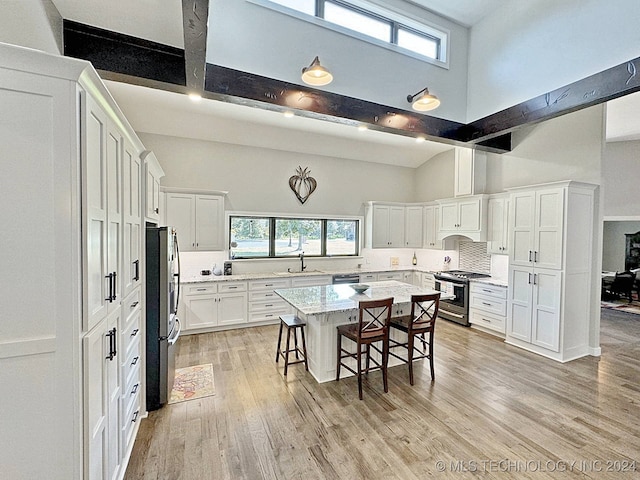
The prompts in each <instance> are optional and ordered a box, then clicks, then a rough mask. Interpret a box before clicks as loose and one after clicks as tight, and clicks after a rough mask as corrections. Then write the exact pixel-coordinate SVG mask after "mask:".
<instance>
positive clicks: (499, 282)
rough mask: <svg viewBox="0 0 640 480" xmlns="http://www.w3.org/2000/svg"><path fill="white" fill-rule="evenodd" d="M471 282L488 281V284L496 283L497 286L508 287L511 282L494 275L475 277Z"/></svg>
mask: <svg viewBox="0 0 640 480" xmlns="http://www.w3.org/2000/svg"><path fill="white" fill-rule="evenodd" d="M470 281H471V282H477V283H486V284H488V285H495V286H497V287H508V286H509V283H508V282H507V281H506V280H501V279H499V278H493V277H488V278H474V279H472V280H470Z"/></svg>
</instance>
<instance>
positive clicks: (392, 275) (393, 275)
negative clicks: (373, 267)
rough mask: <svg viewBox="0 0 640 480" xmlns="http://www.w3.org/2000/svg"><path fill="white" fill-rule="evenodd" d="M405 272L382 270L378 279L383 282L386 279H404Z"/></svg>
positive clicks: (401, 280)
mask: <svg viewBox="0 0 640 480" xmlns="http://www.w3.org/2000/svg"><path fill="white" fill-rule="evenodd" d="M403 273H404V272H381V273H378V281H379V282H382V281H384V280H397V281H398V282H403V281H404V275H403Z"/></svg>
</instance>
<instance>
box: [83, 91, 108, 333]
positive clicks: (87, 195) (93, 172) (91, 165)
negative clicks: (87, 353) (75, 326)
mask: <svg viewBox="0 0 640 480" xmlns="http://www.w3.org/2000/svg"><path fill="white" fill-rule="evenodd" d="M84 100H85V101H84V102H82V105H83V112H82V114H83V115H82V140H83V143H84V167H85V168H84V181H85V184H86V185H87V188H86V189H85V190H84V192H83V205H84V206H85V211H86V225H85V231H86V272H85V277H86V280H85V289H86V299H87V312H86V313H87V315H86V319H87V324H86V325H84V329H85V330H86V331H89V330H91V329H93V328H94V327H95V326H96V325H97V324H98V323H99V322H100V321H101V320H102V319H103V318H105V316H106V315H107V301H108V300H107V297H108V296H109V278H108V273H107V157H106V151H105V143H106V138H107V117H106V115H105V113H104V112H103V111H102V110H101V109H100V107H99V106H98V105H97V104H96V103H95V102H94V100H93V99H92V98H91V97H90V96H89V95H85V96H84Z"/></svg>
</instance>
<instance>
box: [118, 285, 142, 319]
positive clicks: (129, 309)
mask: <svg viewBox="0 0 640 480" xmlns="http://www.w3.org/2000/svg"><path fill="white" fill-rule="evenodd" d="M141 292H142V289H141V288H140V287H138V288H136V289H135V290H134V291H133V292H131V294H130V295H129V296H128V297H127V298H125V299H124V301H123V302H122V317H123V318H124V319H125V322H124V325H129V322H130V321H131V320H132V319H133V318H134V316H135V314H136V313H138V312H140V310H141V309H142V306H141V305H140V295H141ZM125 328H126V327H125Z"/></svg>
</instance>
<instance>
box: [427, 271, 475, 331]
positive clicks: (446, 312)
mask: <svg viewBox="0 0 640 480" xmlns="http://www.w3.org/2000/svg"><path fill="white" fill-rule="evenodd" d="M435 287H436V290H438V291H440V292H442V293H446V294H447V296H452V297H451V298H441V299H440V308H439V311H438V316H440V317H442V318H446V319H447V320H451V321H453V322H456V323H460V324H462V325H468V324H469V320H468V317H469V303H468V302H469V299H468V298H467V296H468V287H469V285H468V284H466V283H463V282H460V283H459V282H450V281H447V280H441V279H438V280H436V285H435Z"/></svg>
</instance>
